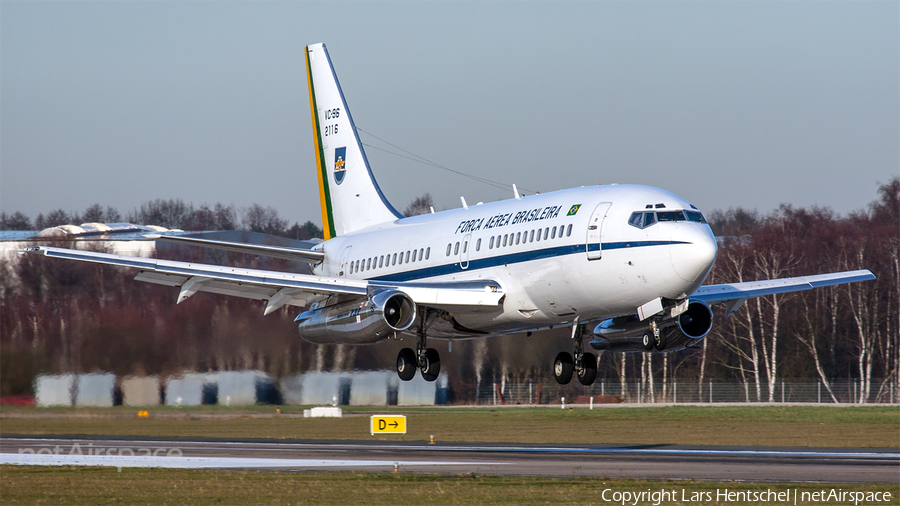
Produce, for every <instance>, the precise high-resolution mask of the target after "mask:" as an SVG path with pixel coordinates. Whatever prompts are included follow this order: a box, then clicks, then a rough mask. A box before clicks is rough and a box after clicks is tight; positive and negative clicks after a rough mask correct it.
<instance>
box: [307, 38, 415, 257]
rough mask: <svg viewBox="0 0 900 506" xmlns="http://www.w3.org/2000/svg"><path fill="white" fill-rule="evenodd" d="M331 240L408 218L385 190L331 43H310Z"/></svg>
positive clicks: (325, 221)
mask: <svg viewBox="0 0 900 506" xmlns="http://www.w3.org/2000/svg"><path fill="white" fill-rule="evenodd" d="M306 73H307V78H308V80H309V105H310V109H311V112H312V127H313V137H314V138H315V142H316V171H317V172H318V177H319V198H320V199H321V203H322V230H323V232H324V233H325V239H326V240H327V239H330V238H332V237H336V236H339V235H343V234H348V233H351V232H354V231H356V230H360V229H363V228H366V227H369V226H372V225H377V224H379V223H385V222H389V221H394V220H396V219H397V218H402V217H403V215H401V214H400V213H399V212H397V210H396V209H394V207H393V206H391V204H390V203H389V202H388V201H387V199H386V198H385V197H384V194H382V193H381V189H380V188H378V183H376V182H375V177H374V176H372V169H370V168H369V161H368V160H367V159H366V153H365V151H363V147H362V144H361V143H360V142H359V135H358V134H357V132H356V128H355V127H354V125H353V118H352V117H351V116H350V111H349V109H347V102H346V101H345V100H344V94H343V92H342V91H341V85H340V83H338V80H337V75H335V73H334V68H333V67H332V66H331V59H330V58H329V57H328V51H327V50H326V49H325V44H312V45H310V46H307V48H306Z"/></svg>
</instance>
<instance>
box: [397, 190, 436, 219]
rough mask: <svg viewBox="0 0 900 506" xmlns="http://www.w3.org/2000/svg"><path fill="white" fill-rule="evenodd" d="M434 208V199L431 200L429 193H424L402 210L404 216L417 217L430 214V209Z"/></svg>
mask: <svg viewBox="0 0 900 506" xmlns="http://www.w3.org/2000/svg"><path fill="white" fill-rule="evenodd" d="M433 206H434V199H432V198H431V194H430V193H426V194H425V195H422V196H420V197H416V198H414V199H413V201H412V202H410V203H409V205H408V206H406V209H404V210H403V214H404V215H405V216H417V215H420V214H428V213H430V212H431V208H432V207H433Z"/></svg>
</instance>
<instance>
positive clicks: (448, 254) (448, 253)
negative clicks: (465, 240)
mask: <svg viewBox="0 0 900 506" xmlns="http://www.w3.org/2000/svg"><path fill="white" fill-rule="evenodd" d="M451 246H452V244H448V245H447V256H450V247H451ZM406 253H407V254H409V252H408V251H407V252H406Z"/></svg>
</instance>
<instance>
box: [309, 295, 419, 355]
mask: <svg viewBox="0 0 900 506" xmlns="http://www.w3.org/2000/svg"><path fill="white" fill-rule="evenodd" d="M294 321H296V322H299V324H298V327H299V330H300V337H302V338H303V339H305V340H307V341H309V342H311V343H315V344H333V343H340V344H370V343H377V342H378V341H383V340H384V339H387V338H388V337H389V336H390V335H391V334H393V333H394V332H402V331H404V330H406V329H408V328H409V327H410V326H412V324H413V322H415V321H416V303H415V302H414V301H413V300H412V299H411V298H410V297H409V295H407V294H405V293H403V292H401V291H399V290H391V289H384V290H377V291H375V292H372V293H370V294H369V297H368V298H367V299H366V300H364V301H362V302H359V301H350V302H342V303H340V304H334V305H331V306H325V307H322V308H318V309H314V310H312V311H306V312H304V313H301V314H300V315H299V316H298V317H297V318H296V319H295V320H294Z"/></svg>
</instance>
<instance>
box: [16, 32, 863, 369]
mask: <svg viewBox="0 0 900 506" xmlns="http://www.w3.org/2000/svg"><path fill="white" fill-rule="evenodd" d="M306 70H307V77H308V80H309V103H310V109H311V113H312V126H313V135H314V138H315V154H316V173H317V175H318V180H319V197H320V200H321V207H322V222H323V230H324V234H325V241H324V242H323V243H321V244H318V245H316V246H315V247H314V248H313V249H311V250H298V249H291V248H279V247H271V246H259V245H249V244H240V243H230V242H221V241H209V240H202V239H192V238H186V237H166V236H162V237H157V239H158V240H168V241H175V242H180V243H186V244H191V245H197V246H203V247H211V248H219V249H224V250H229V251H239V252H245V253H254V254H260V255H270V256H275V257H280V258H287V259H292V260H302V261H306V262H309V263H310V265H311V270H312V274H299V273H298V274H291V273H284V272H272V271H263V270H256V269H240V268H232V267H222V266H218V265H205V264H194V263H186V262H174V261H168V260H158V259H152V258H141V257H126V256H119V255H111V254H104V253H95V252H89V251H77V250H69V249H62V248H54V247H45V246H34V247H29V248H26V249H25V250H23V251H24V252H32V253H40V254H43V255H46V256H49V257H57V258H67V259H74V260H84V261H89V262H100V263H105V264H112V265H120V266H126V267H132V268H136V269H139V273H138V274H137V276H136V278H135V279H138V280H140V281H147V282H150V283H158V284H162V285H168V286H173V287H179V288H180V291H179V294H178V299H177V302H178V303H181V302H184V301H185V300H186V299H188V298H189V297H191V296H192V295H194V294H195V293H197V292H198V291H202V292H212V293H219V294H225V295H233V296H236V297H246V298H251V299H257V300H261V301H266V306H265V314H269V313H271V312H272V311H275V310H277V309H279V308H281V307H283V306H284V305H286V304H289V305H293V306H298V307H307V306H308V309H307V310H306V311H304V312H303V313H300V315H299V316H297V318H296V319H295V321H296V322H297V323H298V325H299V328H300V336H301V337H302V338H303V339H306V340H307V341H310V342H313V343H322V344H329V343H346V344H372V343H377V342H379V341H383V340H385V339H396V338H398V337H399V336H400V335H401V334H411V335H414V336H415V337H416V345H415V349H412V348H403V349H402V350H401V351H400V353H399V355H398V356H397V366H396V367H397V373H398V375H399V376H400V378H401V379H403V380H410V379H412V378H413V377H414V376H415V374H416V370H417V369H418V370H419V371H421V373H422V376H423V377H424V378H425V379H426V380H428V381H434V380H435V379H436V378H437V376H438V374H439V372H440V355H439V354H438V352H437V351H436V350H435V349H434V348H429V347H428V346H427V340H426V339H427V338H440V339H470V338H479V337H485V336H489V335H498V334H510V333H516V332H531V331H535V330H539V329H546V328H549V327H554V326H556V327H558V326H571V328H572V337H573V345H572V350H566V351H562V352H560V353H559V355H557V357H556V359H555V362H554V367H553V373H554V376H555V378H556V380H557V381H558V382H559V383H561V384H565V383H568V382H569V381H570V380H571V379H572V376H573V374H574V375H575V376H576V377H577V379H578V381H579V382H580V383H582V384H584V385H590V384H591V383H593V382H594V379H595V378H596V375H597V359H596V356H595V355H594V354H593V353H590V352H588V351H585V346H584V344H583V343H584V340H585V339H587V340H588V345H589V346H590V348H592V349H594V350H610V351H614V352H631V351H638V352H641V351H654V352H670V351H677V350H681V349H684V348H686V347H691V346H694V345H696V344H697V343H698V342H700V340H702V339H703V338H704V337H705V336H706V335H707V333H709V331H710V329H711V328H712V324H713V313H712V311H711V310H710V307H709V305H710V304H719V303H722V304H725V314H726V316H728V315H730V314H731V313H734V312H735V311H736V310H737V309H738V308H739V307H740V306H741V305H742V304H743V303H744V302H745V301H746V300H747V299H749V298H751V297H759V296H763V295H769V294H776V293H785V292H793V291H799V290H807V289H811V288H817V287H822V286H829V285H835V284H841V283H851V282H856V281H864V280H869V279H874V276H873V275H872V273H871V272H869V271H868V270H860V271H852V272H840V273H833V274H821V275H814V276H806V277H798V278H786V279H775V280H767V281H754V282H748V283H734V284H724V285H706V286H703V281H704V280H705V279H706V277H707V275H708V274H709V272H710V269H712V266H713V263H714V262H715V260H716V239H715V237H714V236H713V233H712V231H711V230H710V228H709V225H708V224H707V223H706V220H705V219H704V218H703V214H702V213H701V212H700V210H698V209H697V208H696V207H695V206H694V205H692V204H691V203H690V202H688V201H687V200H685V199H684V198H682V197H679V196H678V195H675V194H673V193H670V192H667V191H665V190H661V189H658V188H652V187H649V186H637V185H624V184H622V185H609V186H590V187H581V188H573V189H568V190H560V191H555V192H550V193H542V194H539V195H531V196H526V197H522V196H520V195H518V194H517V192H516V193H515V194H514V198H511V199H509V200H504V201H500V202H492V203H486V204H481V203H479V204H478V205H472V206H467V205H466V204H465V201H464V200H463V207H461V208H459V209H452V210H448V211H442V212H433V213H432V214H426V215H421V216H412V217H404V216H403V215H401V214H400V213H399V212H397V210H396V209H395V208H394V207H393V206H392V205H391V204H390V203H389V202H388V201H387V199H386V198H385V196H384V194H383V193H382V192H381V189H380V188H379V187H378V183H376V181H375V178H374V176H373V175H372V169H371V167H370V166H369V162H368V160H367V159H366V154H365V151H364V150H363V146H362V144H361V143H360V140H359V136H358V134H357V131H356V128H355V126H354V124H353V119H352V117H351V115H350V110H349V109H348V108H347V102H346V100H345V99H344V95H343V93H342V92H341V87H340V84H339V83H338V80H337V76H336V75H335V73H334V69H333V67H332V63H331V59H330V57H329V56H328V51H327V50H326V49H325V45H324V44H314V45H311V46H308V47H307V48H306ZM426 336H427V338H426ZM569 351H571V352H572V353H570V352H569Z"/></svg>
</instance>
